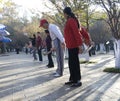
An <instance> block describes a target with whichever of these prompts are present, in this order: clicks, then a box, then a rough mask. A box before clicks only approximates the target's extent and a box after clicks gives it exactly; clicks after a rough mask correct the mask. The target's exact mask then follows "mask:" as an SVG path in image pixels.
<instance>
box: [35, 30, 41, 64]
mask: <svg viewBox="0 0 120 101" xmlns="http://www.w3.org/2000/svg"><path fill="white" fill-rule="evenodd" d="M36 47H37V50H38V57H39V61H40V62H42V61H43V58H42V38H41V36H40V32H37V38H36Z"/></svg>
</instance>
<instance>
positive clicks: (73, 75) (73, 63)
mask: <svg viewBox="0 0 120 101" xmlns="http://www.w3.org/2000/svg"><path fill="white" fill-rule="evenodd" d="M63 12H64V17H65V18H66V20H67V21H66V24H65V27H64V37H65V42H66V47H67V48H68V55H69V59H68V65H69V71H70V78H69V81H68V82H66V83H65V85H71V87H79V86H81V85H82V82H81V72H80V64H79V57H78V54H79V53H82V39H81V34H80V31H79V29H80V24H79V22H78V19H77V18H76V17H75V15H74V14H73V13H72V11H71V8H70V7H66V8H65V9H64V10H63Z"/></svg>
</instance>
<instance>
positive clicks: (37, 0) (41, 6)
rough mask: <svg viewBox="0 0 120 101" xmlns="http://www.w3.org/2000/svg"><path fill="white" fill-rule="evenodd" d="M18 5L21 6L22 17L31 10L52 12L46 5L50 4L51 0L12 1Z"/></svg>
mask: <svg viewBox="0 0 120 101" xmlns="http://www.w3.org/2000/svg"><path fill="white" fill-rule="evenodd" d="M12 1H13V2H15V3H16V4H17V5H19V6H20V16H22V15H23V14H25V13H28V15H29V13H30V12H29V10H30V9H35V10H39V11H40V12H47V11H50V10H49V9H48V8H47V7H45V3H47V5H50V4H49V0H12Z"/></svg>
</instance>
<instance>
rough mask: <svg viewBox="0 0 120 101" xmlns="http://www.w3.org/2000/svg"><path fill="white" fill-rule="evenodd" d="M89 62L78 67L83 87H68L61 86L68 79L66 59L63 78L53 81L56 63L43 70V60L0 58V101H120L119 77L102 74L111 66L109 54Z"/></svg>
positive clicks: (13, 57) (26, 56)
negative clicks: (52, 66) (40, 61)
mask: <svg viewBox="0 0 120 101" xmlns="http://www.w3.org/2000/svg"><path fill="white" fill-rule="evenodd" d="M90 61H94V62H96V63H92V64H81V73H82V82H83V85H82V86H81V87H78V88H71V87H69V86H65V85H64V82H66V81H68V79H69V70H68V66H67V60H65V69H64V75H63V76H62V77H59V78H55V77H53V75H52V74H53V73H54V72H55V70H56V64H55V68H47V67H46V64H47V57H44V61H43V62H42V63H39V62H38V61H33V58H32V55H30V54H28V55H26V54H24V53H20V54H18V55H17V54H15V53H10V54H8V55H6V56H0V101H120V74H114V73H105V72H103V69H104V68H106V67H114V56H113V53H110V54H103V55H96V56H93V57H91V58H90ZM54 62H55V59H54Z"/></svg>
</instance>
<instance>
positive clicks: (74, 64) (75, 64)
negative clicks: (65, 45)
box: [68, 48, 81, 83]
mask: <svg viewBox="0 0 120 101" xmlns="http://www.w3.org/2000/svg"><path fill="white" fill-rule="evenodd" d="M78 51H79V49H78V48H72V49H68V54H69V59H68V65H69V71H70V78H69V81H72V82H74V83H77V82H78V81H80V80H81V72H80V64H79V57H78Z"/></svg>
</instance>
